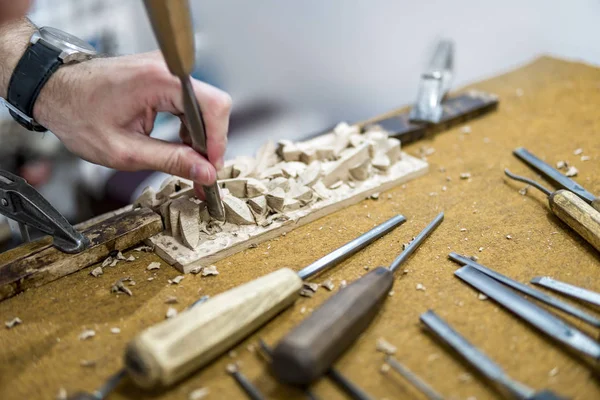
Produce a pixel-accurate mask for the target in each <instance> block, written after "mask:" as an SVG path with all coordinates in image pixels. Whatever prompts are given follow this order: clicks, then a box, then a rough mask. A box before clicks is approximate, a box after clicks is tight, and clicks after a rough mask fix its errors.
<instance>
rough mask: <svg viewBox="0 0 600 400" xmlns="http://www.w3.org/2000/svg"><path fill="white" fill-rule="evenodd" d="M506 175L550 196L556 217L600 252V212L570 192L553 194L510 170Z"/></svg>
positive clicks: (506, 171) (560, 191) (550, 202)
mask: <svg viewBox="0 0 600 400" xmlns="http://www.w3.org/2000/svg"><path fill="white" fill-rule="evenodd" d="M504 173H505V174H506V175H507V176H508V177H510V178H511V179H514V180H516V181H521V182H525V183H527V184H529V185H531V186H533V187H535V188H537V189H539V190H541V191H542V192H544V193H545V194H546V195H547V196H548V203H549V204H550V209H551V210H552V212H553V213H554V215H556V216H557V217H558V218H560V219H561V220H562V221H563V222H564V223H566V224H567V225H569V226H570V227H571V228H572V229H573V230H574V231H575V232H577V233H579V235H581V237H583V238H584V239H585V240H587V241H588V243H589V244H591V245H592V246H594V247H595V248H596V250H598V251H600V211H598V210H596V209H594V208H593V207H592V206H590V205H589V204H587V203H586V202H585V201H583V200H581V198H580V197H579V196H577V195H576V194H574V193H573V192H570V191H568V190H564V189H560V190H557V191H556V192H551V191H550V190H548V189H546V188H545V187H544V186H542V185H540V184H539V183H537V182H536V181H533V180H531V179H528V178H525V177H522V176H519V175H515V174H513V173H512V172H510V171H509V170H508V169H505V170H504Z"/></svg>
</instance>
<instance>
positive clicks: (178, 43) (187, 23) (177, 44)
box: [144, 0, 195, 78]
mask: <svg viewBox="0 0 600 400" xmlns="http://www.w3.org/2000/svg"><path fill="white" fill-rule="evenodd" d="M144 4H145V5H146V11H147V12H148V17H149V18H150V22H151V23H152V27H153V28H154V34H155V35H156V40H157V41H158V44H159V46H160V49H161V51H162V53H163V56H164V57H165V61H166V62H167V65H168V67H169V70H170V71H171V73H172V74H173V75H176V76H178V77H180V78H185V77H187V76H188V75H189V74H190V73H191V72H192V69H193V68H194V57H195V56H194V53H195V48H194V31H193V29H192V18H191V16H190V11H189V10H190V7H189V3H188V0H144Z"/></svg>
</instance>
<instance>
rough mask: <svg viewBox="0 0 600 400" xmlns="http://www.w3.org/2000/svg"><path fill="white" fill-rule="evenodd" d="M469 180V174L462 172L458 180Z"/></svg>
mask: <svg viewBox="0 0 600 400" xmlns="http://www.w3.org/2000/svg"><path fill="white" fill-rule="evenodd" d="M469 178H471V173H470V172H462V173H461V174H460V179H463V180H464V179H469Z"/></svg>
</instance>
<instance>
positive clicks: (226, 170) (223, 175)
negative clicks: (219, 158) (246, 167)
mask: <svg viewBox="0 0 600 400" xmlns="http://www.w3.org/2000/svg"><path fill="white" fill-rule="evenodd" d="M234 163H235V161H234V160H228V161H225V164H224V165H223V168H221V169H220V170H219V171H217V179H218V180H221V179H231V178H232V176H231V174H233V165H234Z"/></svg>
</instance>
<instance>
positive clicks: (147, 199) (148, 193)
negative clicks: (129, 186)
mask: <svg viewBox="0 0 600 400" xmlns="http://www.w3.org/2000/svg"><path fill="white" fill-rule="evenodd" d="M159 205H160V202H159V201H158V199H157V198H156V192H155V191H154V189H152V188H151V187H150V186H147V187H145V188H144V190H143V191H142V194H140V195H139V196H138V198H137V199H135V201H134V202H133V208H138V207H146V208H154V207H158V206H159Z"/></svg>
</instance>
